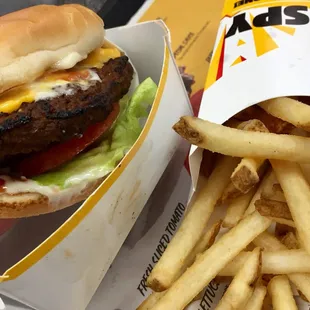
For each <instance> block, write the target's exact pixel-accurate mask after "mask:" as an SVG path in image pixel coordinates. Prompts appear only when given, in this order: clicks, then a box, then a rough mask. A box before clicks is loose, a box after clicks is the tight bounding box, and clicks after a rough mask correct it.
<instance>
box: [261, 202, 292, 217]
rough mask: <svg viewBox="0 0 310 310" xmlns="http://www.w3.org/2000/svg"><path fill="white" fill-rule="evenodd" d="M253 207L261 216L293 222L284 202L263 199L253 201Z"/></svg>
mask: <svg viewBox="0 0 310 310" xmlns="http://www.w3.org/2000/svg"><path fill="white" fill-rule="evenodd" d="M255 207H256V210H257V211H258V212H259V213H260V214H261V215H263V216H267V217H273V218H283V219H286V220H293V219H292V215H291V211H290V209H289V207H288V205H287V203H286V202H281V201H276V200H271V199H264V198H263V199H258V200H256V201H255Z"/></svg>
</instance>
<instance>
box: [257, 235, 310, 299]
mask: <svg viewBox="0 0 310 310" xmlns="http://www.w3.org/2000/svg"><path fill="white" fill-rule="evenodd" d="M253 243H254V244H255V245H256V246H258V247H261V248H262V249H264V250H266V251H278V250H285V249H286V246H285V245H284V244H282V243H281V242H280V241H279V240H278V239H277V238H276V237H275V236H273V235H271V234H270V233H267V232H264V233H262V234H260V235H259V236H258V237H257V238H255V239H254V240H253ZM287 276H288V278H289V279H290V281H291V282H292V283H294V285H295V286H296V288H297V290H298V291H300V292H301V293H302V295H303V296H304V297H305V298H306V299H307V300H310V275H309V274H306V273H291V274H288V275H287Z"/></svg>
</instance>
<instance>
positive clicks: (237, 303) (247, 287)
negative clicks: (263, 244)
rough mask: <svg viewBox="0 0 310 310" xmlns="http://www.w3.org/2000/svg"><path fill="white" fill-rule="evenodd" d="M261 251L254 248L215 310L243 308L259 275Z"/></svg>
mask: <svg viewBox="0 0 310 310" xmlns="http://www.w3.org/2000/svg"><path fill="white" fill-rule="evenodd" d="M260 261H261V249H260V248H256V249H255V250H253V251H252V252H250V255H249V257H248V259H247V261H246V263H245V264H244V266H243V267H242V268H241V269H240V270H239V272H238V273H237V274H236V276H235V277H234V279H233V280H232V282H231V284H230V285H229V287H228V289H227V290H226V292H225V294H224V296H223V297H222V299H221V300H220V301H219V303H218V305H217V306H216V308H215V309H216V310H226V309H227V310H230V309H239V308H243V307H244V306H245V304H246V303H247V301H248V300H249V299H250V297H251V295H252V294H253V291H254V290H253V283H255V281H256V280H257V279H258V277H259V275H260V267H261V265H260Z"/></svg>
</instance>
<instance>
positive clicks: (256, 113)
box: [234, 105, 294, 134]
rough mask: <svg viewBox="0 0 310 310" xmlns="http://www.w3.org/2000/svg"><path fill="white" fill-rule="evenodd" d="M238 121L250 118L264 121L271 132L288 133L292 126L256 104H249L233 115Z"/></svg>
mask: <svg viewBox="0 0 310 310" xmlns="http://www.w3.org/2000/svg"><path fill="white" fill-rule="evenodd" d="M234 118H235V119H236V120H239V121H247V120H250V119H258V120H260V121H262V122H263V123H264V125H265V126H266V127H267V128H268V130H269V131H270V132H273V133H278V134H279V133H290V132H291V131H292V129H293V128H294V127H293V126H292V125H291V124H290V123H288V122H285V121H282V120H281V119H279V118H276V117H274V116H272V115H270V114H268V113H266V112H265V111H264V110H263V109H262V108H260V107H259V106H258V105H256V106H251V107H248V108H246V109H245V110H243V111H241V112H239V113H238V114H236V115H235V117H234Z"/></svg>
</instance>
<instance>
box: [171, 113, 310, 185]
mask: <svg viewBox="0 0 310 310" xmlns="http://www.w3.org/2000/svg"><path fill="white" fill-rule="evenodd" d="M173 129H174V130H175V131H176V132H177V133H178V134H180V135H181V136H182V137H183V138H185V139H186V140H188V141H189V142H191V143H192V144H195V145H197V146H199V147H201V148H205V149H208V150H210V151H212V152H217V153H220V154H224V155H229V156H236V157H254V158H268V159H278V160H288V161H290V160H294V161H297V162H304V163H309V162H310V138H305V137H298V136H291V135H277V134H273V133H265V132H252V131H244V130H238V129H234V128H229V127H225V126H222V125H218V124H215V123H211V122H209V121H206V120H202V119H199V118H196V117H192V116H184V117H181V119H180V121H179V122H178V123H176V124H175V125H174V126H173ZM281 185H282V184H281Z"/></svg>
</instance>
